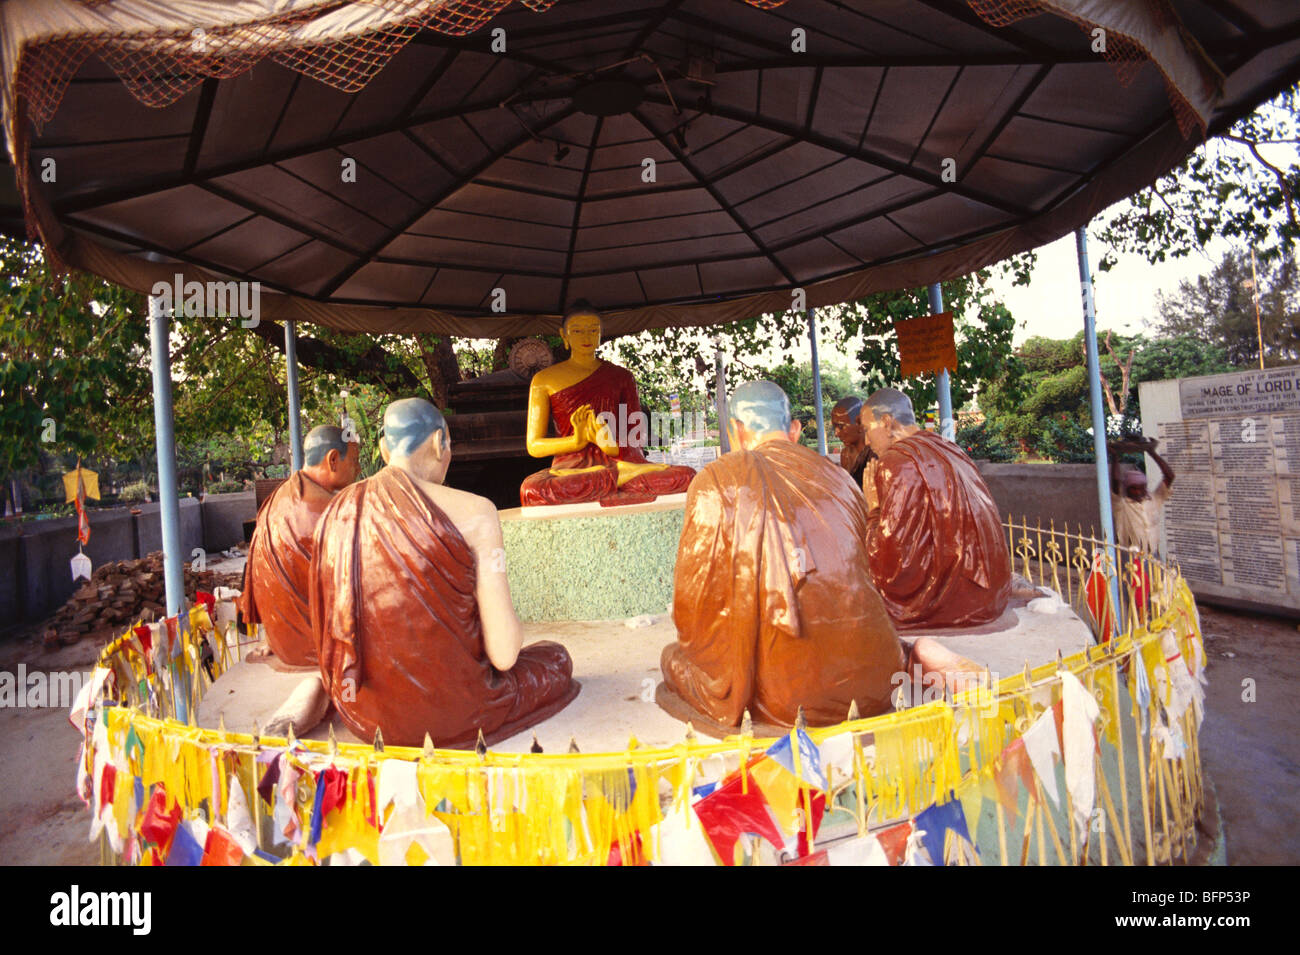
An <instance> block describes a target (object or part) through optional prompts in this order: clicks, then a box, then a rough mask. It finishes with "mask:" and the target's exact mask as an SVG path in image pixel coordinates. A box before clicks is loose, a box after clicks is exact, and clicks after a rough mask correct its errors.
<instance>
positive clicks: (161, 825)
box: [140, 786, 181, 851]
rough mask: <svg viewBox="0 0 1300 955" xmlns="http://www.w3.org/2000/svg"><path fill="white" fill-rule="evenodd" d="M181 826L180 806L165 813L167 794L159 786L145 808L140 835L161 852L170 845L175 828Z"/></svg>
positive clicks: (177, 805) (173, 807) (175, 806)
mask: <svg viewBox="0 0 1300 955" xmlns="http://www.w3.org/2000/svg"><path fill="white" fill-rule="evenodd" d="M180 824H181V807H180V804H179V803H177V804H176V805H174V806H172V811H171V812H168V811H167V793H166V792H164V791H163V788H162V786H159V787H158V788H157V789H155V790H154V791H153V796H152V797H150V799H149V804H148V805H147V806H145V810H144V817H143V818H142V819H141V820H140V835H141V837H143V838H144V840H145V841H146V842H152V843H153V844H154V845H156V846H157V847H158V848H159V849H161V850H164V851H165V850H166V849H167V847H168V846H169V845H171V841H172V836H174V835H176V827H177V826H179V825H180Z"/></svg>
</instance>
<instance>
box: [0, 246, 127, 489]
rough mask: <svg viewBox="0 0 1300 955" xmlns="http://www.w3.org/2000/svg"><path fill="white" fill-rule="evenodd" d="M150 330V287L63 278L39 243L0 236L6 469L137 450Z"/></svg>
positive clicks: (2, 471)
mask: <svg viewBox="0 0 1300 955" xmlns="http://www.w3.org/2000/svg"><path fill="white" fill-rule="evenodd" d="M147 336H148V326H147V320H146V316H145V311H144V301H143V299H142V298H141V296H139V295H135V294H133V293H130V292H126V291H124V290H122V289H119V288H116V287H114V286H109V285H106V284H105V283H103V282H98V281H96V280H94V279H92V278H91V277H90V276H87V275H84V274H81V273H74V274H72V275H68V276H66V277H63V278H56V277H54V276H52V275H51V274H50V272H49V269H48V268H47V266H46V264H45V260H44V257H43V256H42V255H41V254H40V253H39V252H37V251H36V250H35V249H33V248H32V247H31V246H28V245H25V244H22V243H15V242H10V241H7V240H6V241H3V242H0V475H4V476H6V477H8V476H10V475H13V474H15V472H18V471H22V470H24V469H27V468H40V467H42V465H43V463H44V460H45V457H46V456H48V455H50V454H70V455H74V456H75V455H83V456H86V457H89V456H90V455H92V454H94V453H96V452H98V453H100V454H106V455H107V454H115V453H123V452H128V453H129V451H131V450H134V448H135V447H136V442H135V435H136V434H137V433H138V431H139V430H140V429H139V426H138V422H137V417H138V414H139V413H140V412H138V411H137V410H136V408H137V405H139V404H141V402H140V399H141V396H143V395H147V394H148V391H149V368H148V349H147V341H148V337H147ZM143 408H144V410H145V411H147V409H148V404H147V403H143Z"/></svg>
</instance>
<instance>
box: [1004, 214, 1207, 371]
mask: <svg viewBox="0 0 1300 955" xmlns="http://www.w3.org/2000/svg"><path fill="white" fill-rule="evenodd" d="M1089 239H1090V241H1089V243H1088V259H1089V264H1090V266H1091V268H1092V280H1093V287H1094V289H1095V290H1096V309H1097V328H1098V329H1099V330H1101V331H1105V330H1106V329H1110V330H1112V331H1115V332H1120V333H1123V334H1125V335H1132V334H1136V333H1137V332H1142V331H1151V330H1152V327H1153V326H1154V324H1155V319H1156V294H1157V293H1158V292H1164V293H1165V294H1167V295H1168V294H1172V293H1174V292H1176V291H1177V289H1178V283H1179V282H1180V281H1182V280H1185V279H1194V278H1196V276H1198V275H1203V274H1205V273H1207V272H1209V271H1210V270H1211V269H1212V268H1213V267H1214V261H1212V260H1211V259H1212V256H1207V255H1206V254H1204V253H1200V252H1193V253H1192V254H1191V255H1189V256H1187V257H1186V258H1182V259H1171V260H1166V261H1165V262H1161V263H1160V264H1158V265H1152V264H1151V263H1149V262H1148V261H1147V260H1146V259H1145V258H1143V257H1142V256H1140V255H1132V254H1129V255H1121V256H1120V257H1119V261H1118V263H1117V264H1116V265H1115V267H1114V268H1112V269H1111V270H1110V271H1109V272H1102V271H1100V270H1098V268H1097V262H1098V261H1099V260H1100V258H1101V256H1102V253H1103V252H1104V251H1105V250H1104V248H1103V247H1102V246H1101V245H1100V244H1099V243H1098V242H1097V241H1096V240H1095V239H1092V237H1091V236H1090V237H1089ZM1211 251H1212V252H1218V251H1219V250H1217V249H1215V248H1214V244H1213V243H1212V244H1211ZM1219 257H1221V252H1220V256H1219ZM1213 258H1215V260H1217V258H1218V257H1213ZM992 285H993V287H994V289H995V290H996V291H997V292H998V294H999V295H1000V296H1001V298H1002V301H1003V302H1004V303H1005V304H1006V306H1007V308H1008V309H1010V310H1011V314H1012V315H1013V316H1015V319H1016V337H1015V343H1016V344H1017V345H1019V344H1021V343H1023V342H1024V340H1025V339H1026V338H1031V337H1033V336H1035V335H1038V336H1042V337H1044V338H1069V337H1071V336H1073V335H1075V334H1076V333H1077V332H1078V331H1079V330H1080V329H1082V328H1083V302H1082V298H1081V296H1080V289H1079V260H1078V254H1077V252H1076V250H1075V242H1074V235H1073V234H1070V235H1067V236H1064V237H1062V238H1060V239H1057V240H1056V241H1055V242H1053V243H1051V244H1050V245H1045V246H1042V247H1040V248H1039V249H1038V262H1037V264H1036V265H1035V267H1034V271H1033V274H1032V281H1031V282H1030V284H1029V285H1028V286H1021V287H1015V286H1012V284H1011V282H1010V280H1009V279H1008V280H1002V279H995V280H994V281H993V283H992Z"/></svg>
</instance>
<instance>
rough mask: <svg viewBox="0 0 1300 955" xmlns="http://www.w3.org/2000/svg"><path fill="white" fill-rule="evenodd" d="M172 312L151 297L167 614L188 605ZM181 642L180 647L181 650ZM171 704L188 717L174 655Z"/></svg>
mask: <svg viewBox="0 0 1300 955" xmlns="http://www.w3.org/2000/svg"><path fill="white" fill-rule="evenodd" d="M170 324H171V323H170V316H168V315H167V314H166V313H165V312H164V311H163V309H162V305H161V303H160V302H159V301H158V300H157V299H155V298H153V297H152V296H151V297H150V298H149V347H150V352H151V357H152V365H153V426H154V441H155V445H156V447H157V450H158V517H159V519H160V520H161V522H162V545H163V582H164V584H165V586H166V589H167V616H168V617H174V616H176V615H178V614H180V613H182V612H184V611H185V610H186V609H187V608H186V607H185V574H184V562H183V560H182V555H181V505H180V492H179V489H178V483H177V480H176V436H175V434H174V432H173V430H172V425H173V421H172V359H171V351H170V347H169V342H168V330H169V328H170ZM179 649H180V648H179V646H178V647H177V650H178V651H179ZM170 669H171V676H172V706H173V708H174V712H175V714H176V716H177V717H178V718H179V719H181V720H182V721H184V720H187V718H188V714H187V712H186V711H187V707H186V705H185V699H186V695H187V693H188V685H185V686H184V687H182V681H181V679H180V673H179V670H178V667H177V666H176V663H175V660H174V657H173V660H172V661H171V662H170Z"/></svg>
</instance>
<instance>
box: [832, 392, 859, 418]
mask: <svg viewBox="0 0 1300 955" xmlns="http://www.w3.org/2000/svg"><path fill="white" fill-rule="evenodd" d="M837 412H838V413H839V414H842V415H844V416H845V417H847V418H848V419H849V420H850V421H857V420H858V415H860V414H862V399H861V398H859V397H858V396H857V395H846V396H845V397H843V398H841V399H840V400H839V401H837V402H835V407H834V408H832V409H831V414H832V415H833V414H836V413H837Z"/></svg>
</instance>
